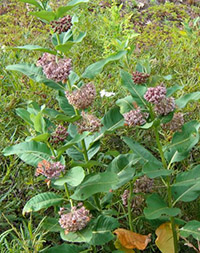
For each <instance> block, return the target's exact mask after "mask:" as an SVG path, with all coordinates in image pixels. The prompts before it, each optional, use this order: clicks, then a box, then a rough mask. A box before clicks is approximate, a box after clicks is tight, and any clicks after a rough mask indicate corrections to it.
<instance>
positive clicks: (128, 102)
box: [116, 96, 134, 114]
mask: <svg viewBox="0 0 200 253" xmlns="http://www.w3.org/2000/svg"><path fill="white" fill-rule="evenodd" d="M133 102H134V99H133V97H132V96H127V97H125V98H121V99H118V100H117V101H116V105H118V106H119V107H120V113H121V114H124V113H126V112H129V111H131V110H133V109H134V106H133Z"/></svg>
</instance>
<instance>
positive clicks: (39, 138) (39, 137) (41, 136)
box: [31, 133, 51, 142]
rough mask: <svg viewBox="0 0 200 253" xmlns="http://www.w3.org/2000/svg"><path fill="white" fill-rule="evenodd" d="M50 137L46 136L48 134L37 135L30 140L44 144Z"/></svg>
mask: <svg viewBox="0 0 200 253" xmlns="http://www.w3.org/2000/svg"><path fill="white" fill-rule="evenodd" d="M50 136H51V135H50V134H48V133H44V134H39V135H37V136H35V137H33V138H31V140H32V141H41V142H46V141H47V140H48V139H49V137H50Z"/></svg>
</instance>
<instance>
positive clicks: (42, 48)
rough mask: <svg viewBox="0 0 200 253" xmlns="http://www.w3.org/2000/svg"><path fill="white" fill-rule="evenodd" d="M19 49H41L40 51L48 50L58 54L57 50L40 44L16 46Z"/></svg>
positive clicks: (47, 51) (50, 52)
mask: <svg viewBox="0 0 200 253" xmlns="http://www.w3.org/2000/svg"><path fill="white" fill-rule="evenodd" d="M15 48H17V49H23V50H30V51H39V52H46V53H49V54H54V55H56V53H57V52H56V51H53V50H51V49H48V48H44V47H41V46H38V45H25V46H19V47H15Z"/></svg>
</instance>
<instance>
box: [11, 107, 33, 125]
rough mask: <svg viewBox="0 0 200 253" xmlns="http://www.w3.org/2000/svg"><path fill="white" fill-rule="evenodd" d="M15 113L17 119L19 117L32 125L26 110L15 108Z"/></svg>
mask: <svg viewBox="0 0 200 253" xmlns="http://www.w3.org/2000/svg"><path fill="white" fill-rule="evenodd" d="M15 111H16V113H17V115H18V116H19V117H21V118H22V119H23V120H24V121H26V123H28V124H30V125H33V122H32V120H31V119H30V113H29V112H28V111H27V110H25V109H23V108H17V109H16V110H15Z"/></svg>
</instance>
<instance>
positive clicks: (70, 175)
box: [54, 166, 85, 187]
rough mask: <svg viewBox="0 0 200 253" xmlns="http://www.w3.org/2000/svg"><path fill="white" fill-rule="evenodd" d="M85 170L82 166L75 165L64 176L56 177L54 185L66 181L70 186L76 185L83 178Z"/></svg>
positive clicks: (62, 183)
mask: <svg viewBox="0 0 200 253" xmlns="http://www.w3.org/2000/svg"><path fill="white" fill-rule="evenodd" d="M84 177H85V172H84V170H83V168H82V167H80V166H76V167H73V168H72V169H71V170H69V171H68V172H67V174H66V175H65V176H63V177H62V178H59V179H57V180H56V181H55V182H54V184H55V185H64V183H67V184H69V185H71V186H72V187H75V186H78V185H79V184H80V183H81V182H82V181H83V179H84Z"/></svg>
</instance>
